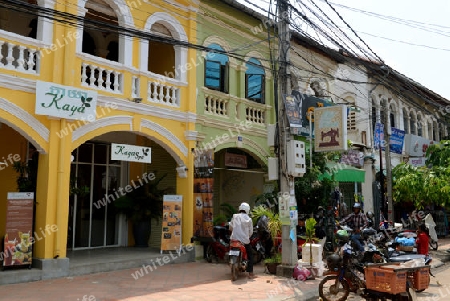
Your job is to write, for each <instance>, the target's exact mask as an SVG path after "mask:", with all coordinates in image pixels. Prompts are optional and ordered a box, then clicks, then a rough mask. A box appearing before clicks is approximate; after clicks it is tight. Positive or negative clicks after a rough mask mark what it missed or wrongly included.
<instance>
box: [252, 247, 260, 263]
mask: <svg viewBox="0 0 450 301" xmlns="http://www.w3.org/2000/svg"><path fill="white" fill-rule="evenodd" d="M252 251H253V264H257V263H260V262H261V260H262V257H263V255H262V254H261V252H259V251H256V250H254V249H253V250H252Z"/></svg>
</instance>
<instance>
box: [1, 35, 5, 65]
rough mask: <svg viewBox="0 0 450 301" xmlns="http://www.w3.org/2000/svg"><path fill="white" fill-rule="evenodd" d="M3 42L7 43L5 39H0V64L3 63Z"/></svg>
mask: <svg viewBox="0 0 450 301" xmlns="http://www.w3.org/2000/svg"><path fill="white" fill-rule="evenodd" d="M3 44H5V42H4V41H0V64H3V63H2V60H3V51H2V50H3Z"/></svg>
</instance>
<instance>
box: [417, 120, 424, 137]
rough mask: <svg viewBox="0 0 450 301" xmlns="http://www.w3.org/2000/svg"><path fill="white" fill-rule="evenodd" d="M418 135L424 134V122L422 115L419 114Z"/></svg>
mask: <svg viewBox="0 0 450 301" xmlns="http://www.w3.org/2000/svg"><path fill="white" fill-rule="evenodd" d="M417 136H421V137H422V136H423V123H422V117H421V116H420V115H417Z"/></svg>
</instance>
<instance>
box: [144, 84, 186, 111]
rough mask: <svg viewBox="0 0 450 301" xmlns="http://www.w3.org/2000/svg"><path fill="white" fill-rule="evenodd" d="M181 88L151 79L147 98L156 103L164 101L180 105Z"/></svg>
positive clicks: (167, 103)
mask: <svg viewBox="0 0 450 301" xmlns="http://www.w3.org/2000/svg"><path fill="white" fill-rule="evenodd" d="M179 90H180V89H179V88H177V87H175V86H171V85H167V84H165V83H162V82H159V81H152V80H150V79H149V82H148V91H147V99H148V101H151V102H155V103H162V104H166V105H169V106H174V107H179V106H180V92H179Z"/></svg>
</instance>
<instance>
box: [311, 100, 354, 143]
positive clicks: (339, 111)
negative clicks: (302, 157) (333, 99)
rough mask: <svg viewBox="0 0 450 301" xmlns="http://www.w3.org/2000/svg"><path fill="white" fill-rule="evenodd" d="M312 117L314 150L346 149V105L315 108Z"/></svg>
mask: <svg viewBox="0 0 450 301" xmlns="http://www.w3.org/2000/svg"><path fill="white" fill-rule="evenodd" d="M314 119H315V121H316V122H315V129H314V132H315V140H314V150H315V151H316V152H328V151H345V150H347V106H345V105H339V106H333V107H327V108H316V109H315V110H314Z"/></svg>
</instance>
